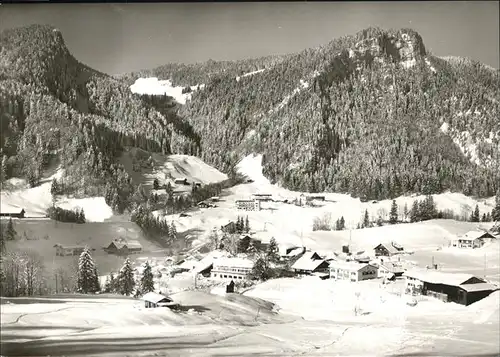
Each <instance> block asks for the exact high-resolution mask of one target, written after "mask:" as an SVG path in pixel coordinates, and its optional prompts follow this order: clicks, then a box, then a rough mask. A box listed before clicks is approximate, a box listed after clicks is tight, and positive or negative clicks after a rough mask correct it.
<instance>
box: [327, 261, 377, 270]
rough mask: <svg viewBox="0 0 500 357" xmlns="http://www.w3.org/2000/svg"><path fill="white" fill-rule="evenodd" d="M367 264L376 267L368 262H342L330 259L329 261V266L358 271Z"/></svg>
mask: <svg viewBox="0 0 500 357" xmlns="http://www.w3.org/2000/svg"><path fill="white" fill-rule="evenodd" d="M367 266H372V267H374V268H376V266H374V265H371V264H368V263H356V262H344V261H332V262H331V263H330V268H339V269H343V270H348V271H360V270H361V269H363V268H366V267H367Z"/></svg>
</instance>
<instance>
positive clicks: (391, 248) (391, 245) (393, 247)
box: [374, 242, 403, 254]
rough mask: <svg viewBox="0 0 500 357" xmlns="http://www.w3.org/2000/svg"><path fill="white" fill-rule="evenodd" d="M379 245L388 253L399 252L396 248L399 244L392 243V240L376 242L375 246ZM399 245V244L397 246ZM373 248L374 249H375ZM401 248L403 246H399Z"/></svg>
mask: <svg viewBox="0 0 500 357" xmlns="http://www.w3.org/2000/svg"><path fill="white" fill-rule="evenodd" d="M379 246H383V247H384V248H385V249H387V251H388V252H389V253H390V254H397V253H400V252H401V251H400V250H398V249H396V246H399V245H398V244H396V243H394V242H390V243H387V242H385V243H380V244H378V245H377V246H376V247H375V248H377V247H379ZM399 247H401V246H399ZM375 248H374V249H375ZM401 248H403V247H401Z"/></svg>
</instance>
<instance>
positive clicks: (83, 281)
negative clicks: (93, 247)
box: [77, 247, 98, 294]
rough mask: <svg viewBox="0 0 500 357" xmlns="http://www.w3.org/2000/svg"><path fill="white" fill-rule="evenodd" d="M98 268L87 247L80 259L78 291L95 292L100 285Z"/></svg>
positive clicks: (83, 292) (84, 292)
mask: <svg viewBox="0 0 500 357" xmlns="http://www.w3.org/2000/svg"><path fill="white" fill-rule="evenodd" d="M96 279H98V277H97V269H96V266H95V263H94V260H93V259H92V256H91V254H90V250H89V248H88V247H85V249H84V251H83V252H82V254H80V258H79V260H78V272H77V291H78V292H79V293H82V294H88V293H95V292H96V291H98V290H97V286H98V281H97V284H96Z"/></svg>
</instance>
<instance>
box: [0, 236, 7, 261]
mask: <svg viewBox="0 0 500 357" xmlns="http://www.w3.org/2000/svg"><path fill="white" fill-rule="evenodd" d="M5 252H6V246H5V237H4V234H3V232H0V255H4V254H5Z"/></svg>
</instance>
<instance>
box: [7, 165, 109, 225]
mask: <svg viewBox="0 0 500 357" xmlns="http://www.w3.org/2000/svg"><path fill="white" fill-rule="evenodd" d="M60 175H61V172H60V171H59V172H57V173H55V174H54V175H52V176H50V177H48V178H45V179H44V180H42V182H41V184H40V185H39V186H36V187H29V186H28V184H27V182H26V181H25V180H21V179H18V178H12V179H10V180H8V182H7V184H6V187H7V189H5V190H4V189H2V191H1V192H0V195H1V196H0V201H1V211H2V212H18V211H21V209H23V208H24V210H25V211H26V216H27V217H45V215H46V212H47V209H48V208H49V207H50V206H52V203H53V201H52V195H51V194H50V188H51V186H52V179H53V178H59V177H60ZM55 203H56V205H57V206H59V207H61V208H64V209H71V210H72V209H75V208H78V209H80V208H83V210H84V212H85V218H86V219H87V221H89V222H103V221H105V220H106V219H108V218H110V217H111V216H112V215H113V210H112V209H111V207H109V206H108V205H107V204H106V202H105V200H104V197H88V198H72V197H67V196H61V197H59V198H58V199H57V201H56V202H55Z"/></svg>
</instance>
